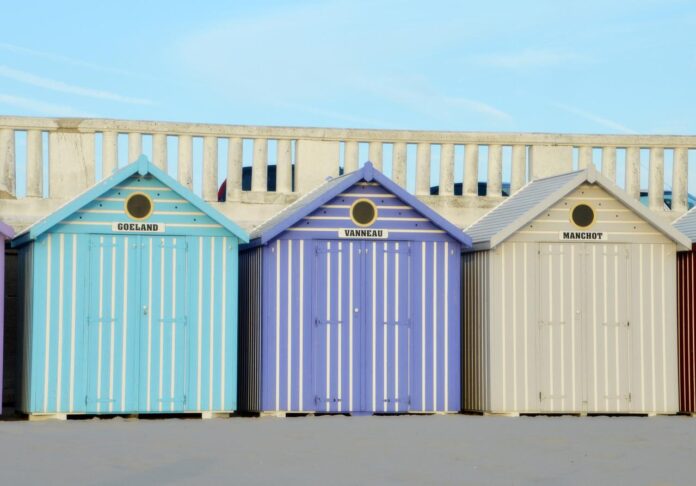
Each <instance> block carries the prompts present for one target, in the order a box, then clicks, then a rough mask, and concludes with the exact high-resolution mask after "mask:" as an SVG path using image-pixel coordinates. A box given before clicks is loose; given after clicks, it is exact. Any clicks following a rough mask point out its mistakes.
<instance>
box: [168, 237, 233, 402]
mask: <svg viewBox="0 0 696 486" xmlns="http://www.w3.org/2000/svg"><path fill="white" fill-rule="evenodd" d="M175 251H176V250H175ZM227 276H228V273H227V237H224V238H222V299H221V300H222V302H221V304H222V308H221V309H220V314H221V315H220V325H221V326H222V327H221V329H220V333H221V338H220V410H225V371H226V370H225V368H226V364H225V363H226V359H225V358H226V357H225V355H226V351H227V313H226V312H227V308H226V306H227Z"/></svg>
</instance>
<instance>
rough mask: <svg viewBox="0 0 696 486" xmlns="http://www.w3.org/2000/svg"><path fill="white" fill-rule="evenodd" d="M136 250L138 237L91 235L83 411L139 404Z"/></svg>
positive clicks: (110, 410)
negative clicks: (85, 387) (85, 379)
mask: <svg viewBox="0 0 696 486" xmlns="http://www.w3.org/2000/svg"><path fill="white" fill-rule="evenodd" d="M139 250H140V248H139V237H138V236H99V235H95V236H92V237H90V242H89V267H90V271H89V275H90V281H89V289H88V296H89V304H88V305H89V309H88V317H87V352H86V358H87V366H86V369H87V389H86V396H85V411H86V412H87V413H118V412H130V411H134V410H136V409H137V406H138V386H137V376H138V375H137V374H138V349H137V346H138V330H139V325H140V321H139V320H140V315H139V312H138V304H139V301H140V294H139V285H140V278H139V271H140V251H139ZM73 365H74V364H73ZM73 365H71V366H73Z"/></svg>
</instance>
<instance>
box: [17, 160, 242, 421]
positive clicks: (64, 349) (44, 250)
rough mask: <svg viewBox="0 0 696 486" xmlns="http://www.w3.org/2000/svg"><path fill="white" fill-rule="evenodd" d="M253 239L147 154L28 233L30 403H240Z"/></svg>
mask: <svg viewBox="0 0 696 486" xmlns="http://www.w3.org/2000/svg"><path fill="white" fill-rule="evenodd" d="M247 241H248V235H247V234H246V232H244V231H243V230H242V229H241V228H239V227H238V226H237V225H235V224H234V223H232V222H231V221H229V220H228V219H227V218H226V217H225V216H223V215H222V214H221V213H220V212H218V211H217V210H215V209H214V208H212V207H211V206H210V205H209V204H207V203H205V202H204V201H203V200H202V199H201V198H199V197H198V196H196V195H195V194H193V193H192V192H191V191H190V190H189V189H187V188H186V187H184V186H182V185H181V184H179V183H178V182H177V181H175V180H174V179H173V178H171V177H170V176H169V175H167V174H166V173H165V172H164V171H162V170H161V169H159V168H157V167H155V166H154V165H153V164H151V163H150V162H149V161H148V160H147V158H145V157H141V158H140V159H138V160H137V161H136V162H134V163H132V164H130V165H128V166H126V167H124V168H122V169H120V170H119V171H117V172H115V173H114V174H113V175H111V176H110V177H108V178H106V179H105V180H103V181H102V182H100V183H98V184H96V185H95V186H94V187H92V188H91V189H89V190H87V191H85V192H84V193H82V194H80V195H79V196H77V197H76V198H74V199H73V200H71V201H70V202H68V203H67V204H65V205H64V206H62V207H61V208H59V209H57V210H56V211H55V212H54V213H52V214H50V215H49V216H47V217H46V218H44V219H42V220H40V221H38V222H37V223H36V224H34V225H32V226H30V227H29V228H27V229H26V230H25V231H23V232H22V233H20V234H19V235H17V237H16V238H15V239H14V240H13V241H12V246H13V247H16V248H18V249H19V267H20V286H21V287H20V288H21V289H23V292H21V294H22V299H23V302H22V305H21V306H20V307H21V323H22V325H21V329H22V332H21V346H22V351H21V355H22V360H23V363H22V380H21V382H22V390H21V399H20V406H19V409H20V411H22V412H24V413H26V414H29V415H30V416H36V415H54V416H56V417H57V418H64V417H65V416H67V415H71V414H149V413H201V414H202V415H203V416H204V417H206V416H212V415H214V414H218V413H228V412H231V411H234V410H235V409H236V401H237V398H236V397H237V378H236V377H237V291H238V288H237V280H238V248H239V244H240V243H245V242H247Z"/></svg>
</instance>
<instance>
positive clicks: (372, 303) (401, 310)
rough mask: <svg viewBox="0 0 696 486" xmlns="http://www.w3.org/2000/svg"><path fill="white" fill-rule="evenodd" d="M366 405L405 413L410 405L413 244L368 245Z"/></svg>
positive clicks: (366, 270) (371, 409) (376, 409)
mask: <svg viewBox="0 0 696 486" xmlns="http://www.w3.org/2000/svg"><path fill="white" fill-rule="evenodd" d="M364 258H365V279H364V280H365V283H366V288H365V300H366V302H365V303H366V305H365V306H364V307H365V309H366V315H365V316H364V319H365V320H364V327H363V329H365V334H366V339H365V343H366V345H365V354H366V360H365V362H366V363H367V369H366V370H365V371H366V373H367V376H366V380H365V389H366V393H365V398H366V400H365V401H366V403H364V409H365V410H367V411H371V412H405V411H408V410H409V406H410V388H409V384H410V381H409V377H410V369H411V363H410V360H411V353H410V343H411V326H410V317H411V316H410V312H409V309H410V306H409V299H410V295H411V275H410V268H411V265H410V247H409V244H408V243H407V242H399V241H388V242H366V243H365V251H364Z"/></svg>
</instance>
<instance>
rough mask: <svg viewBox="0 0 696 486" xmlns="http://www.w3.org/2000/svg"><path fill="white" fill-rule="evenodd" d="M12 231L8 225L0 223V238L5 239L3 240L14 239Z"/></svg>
mask: <svg viewBox="0 0 696 486" xmlns="http://www.w3.org/2000/svg"><path fill="white" fill-rule="evenodd" d="M14 234H15V232H14V229H12V226H10V225H9V224H5V223H3V222H2V221H0V236H3V237H5V239H8V240H9V239H12V238H13V237H14Z"/></svg>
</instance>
